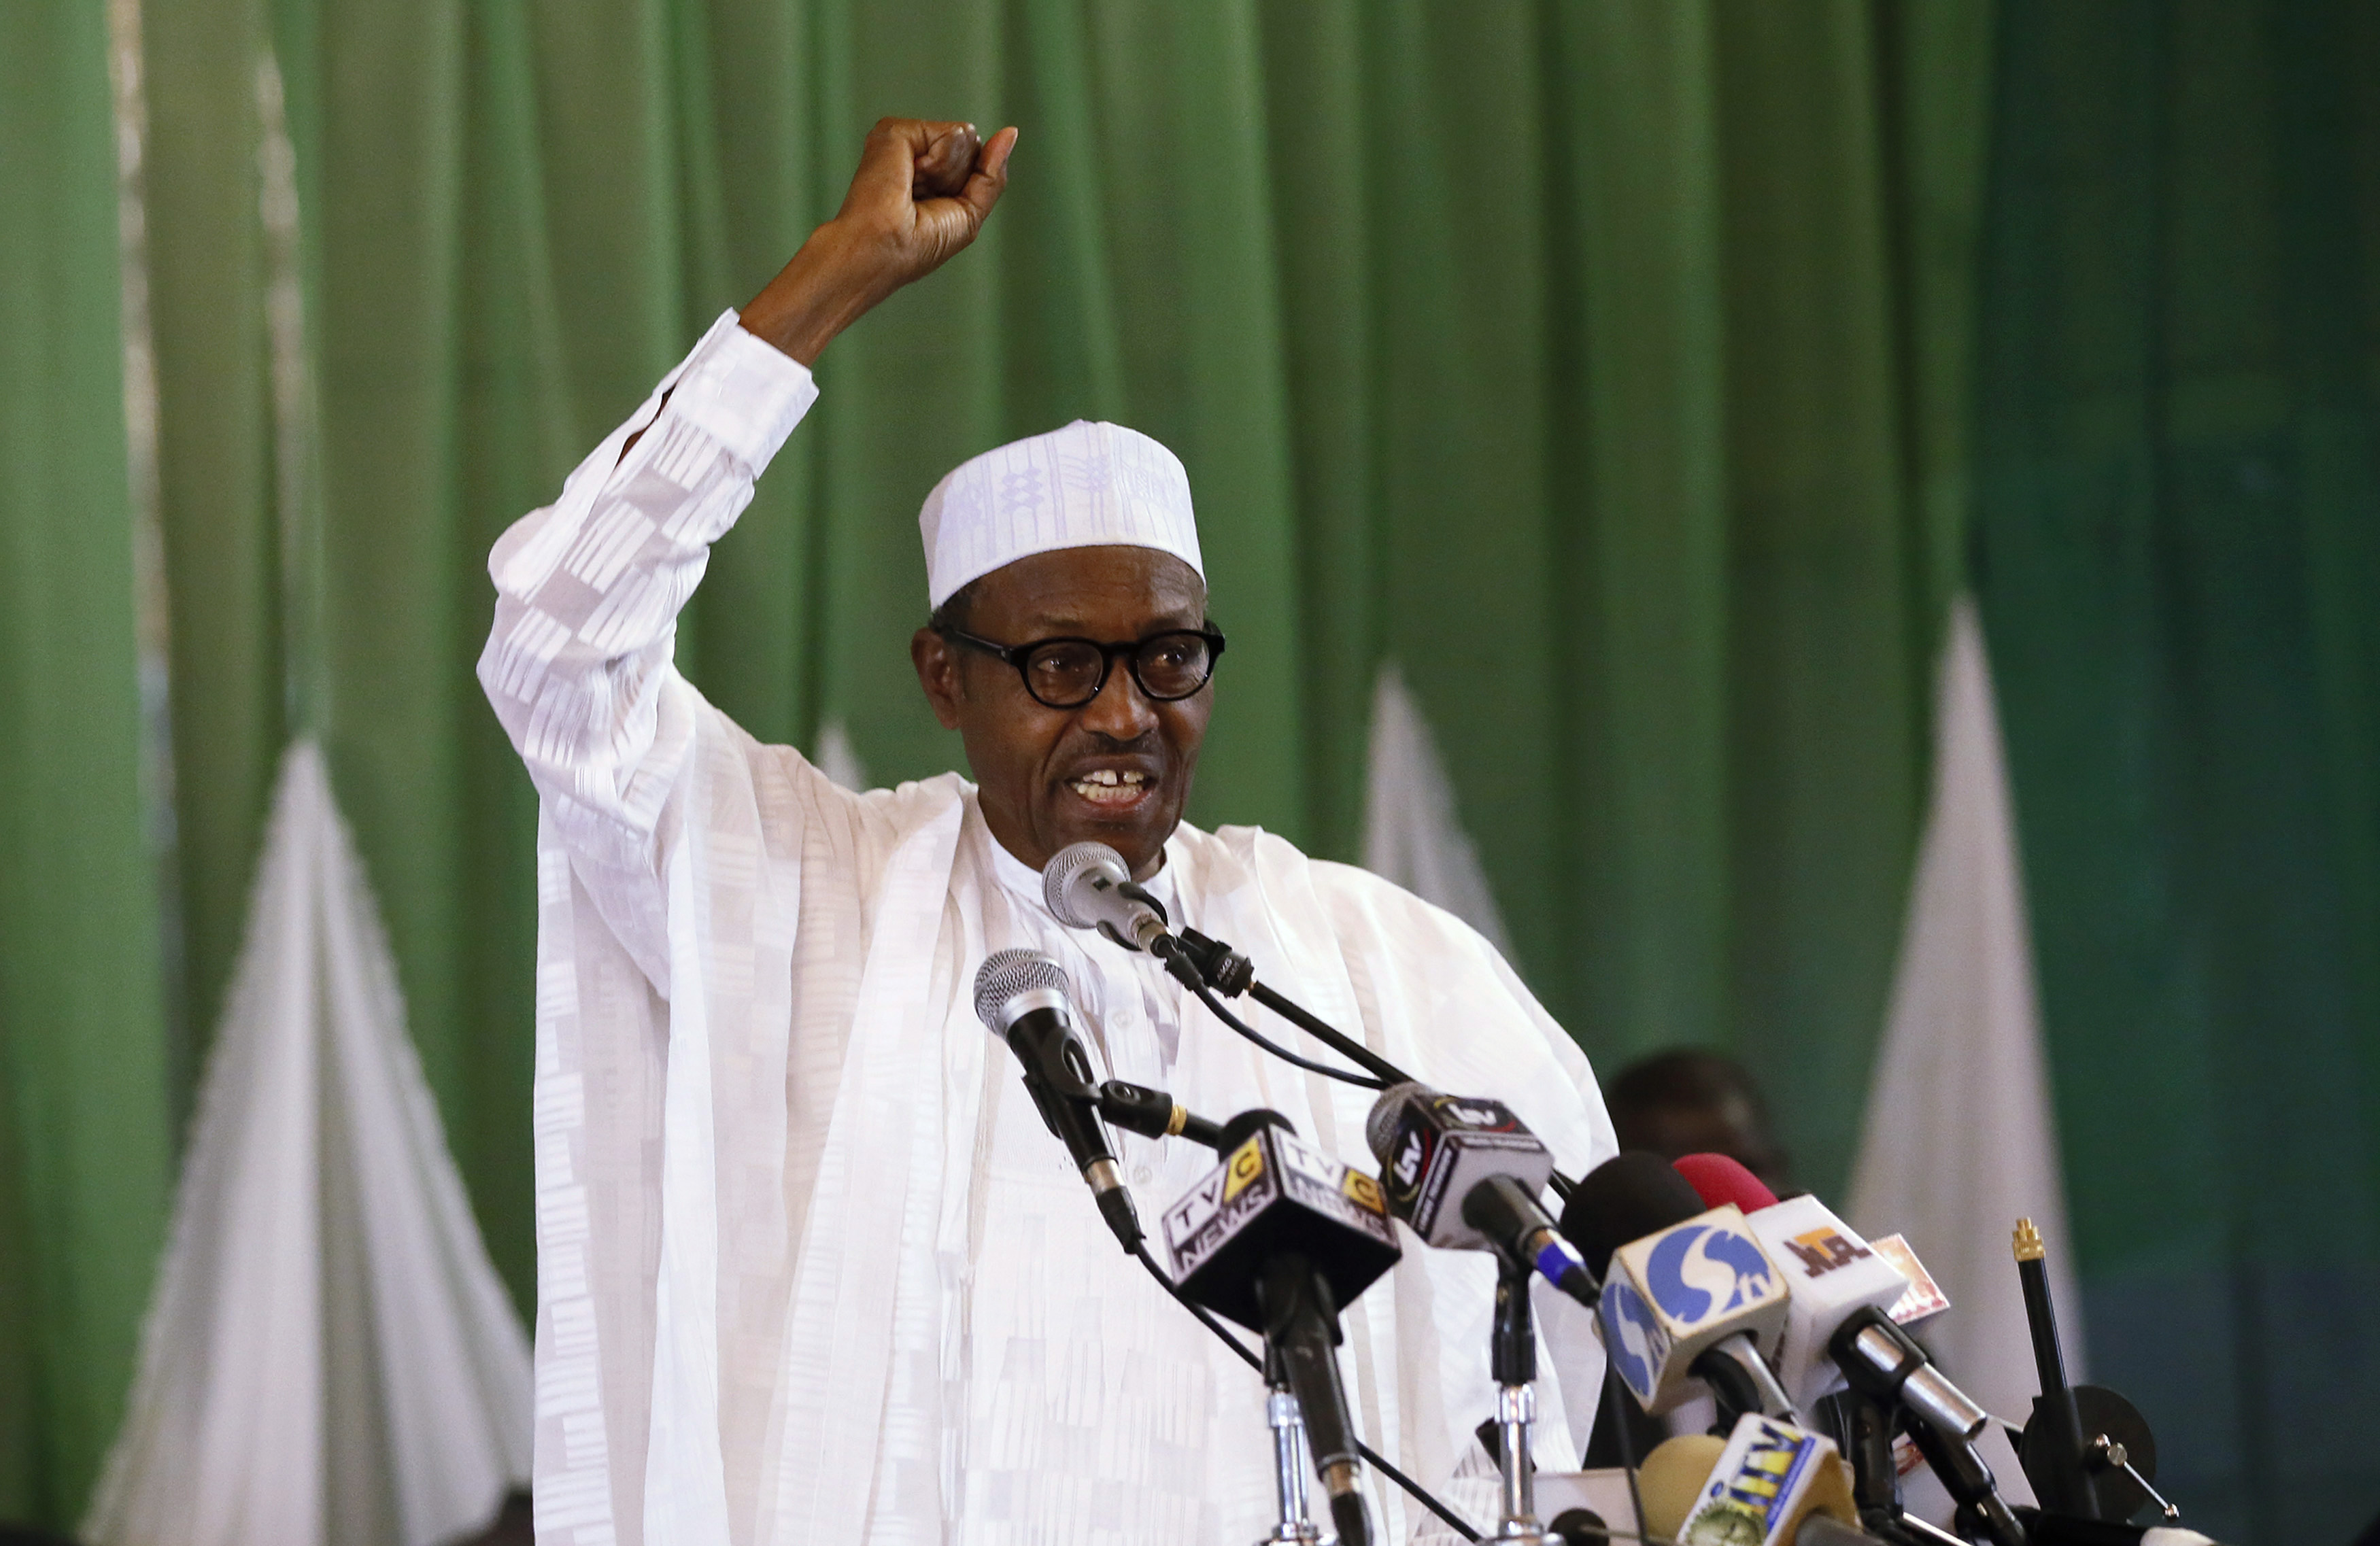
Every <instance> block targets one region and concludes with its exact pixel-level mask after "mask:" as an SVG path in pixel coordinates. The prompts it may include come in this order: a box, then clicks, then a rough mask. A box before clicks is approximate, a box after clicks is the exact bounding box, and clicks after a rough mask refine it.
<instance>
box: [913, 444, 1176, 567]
mask: <svg viewBox="0 0 2380 1546" xmlns="http://www.w3.org/2000/svg"><path fill="white" fill-rule="evenodd" d="M917 531H918V534H919V535H920V536H921V537H924V538H925V541H926V593H927V596H928V597H929V605H931V606H935V607H940V606H941V604H942V603H943V602H945V601H947V600H949V599H950V598H951V596H952V594H953V592H955V591H957V590H958V588H959V587H960V586H964V585H965V584H966V583H967V582H968V581H970V580H974V579H977V578H979V577H980V576H982V575H985V574H990V573H991V572H992V571H993V570H995V569H998V568H1000V567H1001V566H1002V564H1007V563H1014V562H1015V561H1017V560H1018V559H1021V558H1026V557H1028V556H1030V555H1032V554H1034V553H1047V552H1051V551H1054V550H1057V549H1060V548H1093V547H1105V546H1117V547H1131V548H1154V549H1156V550H1158V551H1160V552H1161V553H1172V555H1173V556H1174V557H1175V558H1178V559H1180V560H1181V561H1182V562H1184V563H1186V564H1188V565H1189V566H1190V567H1191V568H1193V569H1195V570H1196V571H1197V572H1198V576H1199V578H1201V579H1204V578H1205V577H1206V574H1207V567H1206V565H1205V564H1204V563H1203V562H1200V560H1199V557H1198V524H1197V522H1196V519H1195V518H1194V517H1193V516H1192V514H1191V513H1190V477H1189V475H1188V474H1187V473H1185V472H1184V471H1183V470H1182V463H1181V461H1180V459H1179V458H1177V457H1176V456H1175V455H1174V454H1173V453H1172V452H1170V451H1168V450H1166V449H1165V448H1164V447H1163V446H1161V445H1160V444H1158V443H1157V442H1156V441H1153V440H1150V439H1149V438H1148V437H1147V435H1144V434H1142V433H1141V432H1140V431H1139V430H1137V429H1125V428H1124V427H1123V425H1121V424H1108V423H1104V422H1099V421H1095V420H1091V419H1082V418H1078V419H1076V420H1075V422H1074V423H1072V424H1069V425H1067V426H1066V427H1065V428H1064V429H1052V430H1050V432H1049V433H1048V434H1046V435H1035V436H1033V437H1032V438H1031V439H1029V440H1022V441H1010V442H1009V443H1008V444H1006V445H1003V446H997V447H995V448H993V449H992V450H990V451H987V452H985V453H983V454H982V455H980V456H977V457H975V458H973V459H972V460H970V461H966V462H963V463H961V464H960V465H958V466H957V467H956V468H954V469H953V470H952V472H951V474H950V476H949V477H945V478H943V479H942V480H941V482H940V483H937V484H936V485H934V491H933V492H932V493H930V494H928V495H927V496H926V506H925V508H924V509H923V510H920V511H919V512H917Z"/></svg>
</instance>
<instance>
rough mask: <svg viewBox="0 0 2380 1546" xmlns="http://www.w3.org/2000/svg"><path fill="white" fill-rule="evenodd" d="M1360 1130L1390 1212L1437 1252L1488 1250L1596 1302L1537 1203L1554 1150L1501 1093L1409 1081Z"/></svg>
mask: <svg viewBox="0 0 2380 1546" xmlns="http://www.w3.org/2000/svg"><path fill="white" fill-rule="evenodd" d="M1364 1137H1365V1140H1366V1142H1368V1143H1369V1144H1370V1145H1371V1148H1372V1154H1373V1156H1374V1157H1375V1158H1377V1159H1378V1161H1379V1162H1380V1185H1381V1190H1384V1191H1385V1192H1387V1194H1388V1199H1389V1211H1390V1213H1392V1214H1396V1216H1397V1217H1399V1218H1401V1219H1403V1220H1404V1221H1405V1223H1407V1224H1408V1225H1410V1226H1413V1231H1414V1233H1415V1234H1416V1235H1419V1236H1420V1237H1421V1238H1423V1239H1424V1240H1425V1241H1427V1243H1429V1244H1430V1245H1433V1246H1437V1247H1439V1249H1440V1250H1493V1251H1496V1252H1497V1253H1499V1254H1500V1255H1501V1256H1502V1257H1504V1258H1505V1260H1507V1261H1509V1262H1514V1263H1516V1264H1517V1265H1519V1266H1524V1267H1530V1268H1534V1269H1535V1270H1536V1273H1537V1274H1538V1275H1539V1276H1540V1277H1543V1278H1544V1279H1545V1280H1546V1281H1547V1282H1548V1283H1550V1284H1552V1285H1553V1286H1555V1287H1557V1288H1559V1289H1560V1290H1561V1291H1562V1292H1563V1293H1565V1294H1568V1295H1569V1296H1570V1297H1571V1298H1574V1299H1576V1300H1578V1301H1579V1302H1580V1303H1581V1304H1584V1305H1585V1306H1586V1307H1587V1308H1588V1309H1590V1310H1592V1309H1593V1308H1594V1307H1595V1300H1596V1282H1595V1279H1594V1277H1593V1276H1592V1275H1590V1274H1588V1272H1587V1269H1586V1262H1585V1260H1584V1259H1582V1258H1581V1257H1580V1255H1579V1253H1578V1250H1577V1249H1576V1248H1575V1247H1573V1245H1572V1244H1571V1243H1570V1241H1568V1240H1566V1239H1564V1238H1562V1235H1561V1231H1560V1227H1559V1226H1556V1224H1555V1223H1554V1221H1553V1219H1552V1218H1550V1217H1549V1216H1548V1214H1547V1213H1546V1211H1545V1209H1544V1207H1543V1206H1542V1205H1540V1204H1539V1203H1538V1202H1537V1194H1538V1193H1539V1192H1541V1191H1543V1190H1545V1186H1546V1182H1547V1181H1548V1179H1549V1178H1551V1177H1552V1175H1553V1173H1554V1157H1553V1155H1552V1153H1549V1152H1548V1150H1547V1148H1546V1146H1545V1144H1543V1143H1542V1142H1540V1141H1538V1139H1537V1136H1536V1134H1535V1133H1533V1132H1531V1131H1530V1130H1529V1129H1528V1128H1527V1127H1526V1126H1525V1125H1524V1124H1523V1122H1522V1121H1521V1119H1520V1118H1519V1117H1515V1116H1513V1115H1512V1108H1511V1107H1509V1106H1507V1105H1504V1104H1503V1103H1502V1102H1500V1101H1491V1100H1480V1099H1474V1098H1472V1097H1470V1096H1456V1095H1441V1094H1439V1093H1438V1092H1436V1091H1434V1090H1428V1089H1425V1088H1423V1087H1422V1086H1421V1085H1419V1084H1415V1083H1412V1082H1410V1081H1408V1082H1406V1083H1403V1084H1395V1085H1391V1086H1390V1087H1389V1089H1387V1090H1386V1091H1384V1092H1382V1093H1381V1095H1380V1098H1379V1099H1378V1101H1377V1102H1375V1103H1374V1104H1373V1106H1372V1114H1371V1116H1370V1117H1367V1118H1366V1119H1365V1122H1364Z"/></svg>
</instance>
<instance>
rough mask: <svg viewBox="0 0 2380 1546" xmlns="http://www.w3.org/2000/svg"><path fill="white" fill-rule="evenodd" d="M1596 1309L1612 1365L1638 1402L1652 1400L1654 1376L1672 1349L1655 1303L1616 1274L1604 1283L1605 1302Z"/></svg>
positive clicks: (1604, 1344)
mask: <svg viewBox="0 0 2380 1546" xmlns="http://www.w3.org/2000/svg"><path fill="white" fill-rule="evenodd" d="M1597 1310H1599V1311H1600V1312H1601V1314H1602V1316H1603V1346H1604V1348H1605V1350H1606V1351H1607V1352H1608V1353H1609V1357H1610V1359H1611V1367H1612V1368H1613V1369H1615V1370H1617V1371H1619V1374H1620V1377H1621V1379H1622V1380H1624V1381H1626V1382H1627V1384H1628V1388H1629V1389H1630V1390H1633V1391H1634V1392H1635V1393H1636V1399H1637V1400H1638V1401H1640V1402H1645V1401H1650V1400H1652V1399H1653V1395H1654V1389H1653V1382H1654V1378H1655V1376H1656V1375H1657V1374H1658V1373H1659V1371H1660V1363H1661V1359H1662V1358H1663V1356H1664V1355H1666V1354H1667V1352H1668V1351H1669V1346H1670V1335H1669V1333H1668V1332H1666V1331H1664V1330H1662V1329H1661V1323H1660V1321H1659V1320H1658V1318H1657V1317H1656V1316H1655V1315H1654V1313H1653V1308H1652V1306H1650V1305H1648V1304H1646V1303H1645V1300H1644V1298H1643V1297H1642V1296H1640V1295H1639V1294H1638V1293H1637V1292H1636V1290H1635V1288H1634V1287H1633V1286H1631V1285H1630V1284H1629V1282H1628V1280H1627V1279H1625V1278H1623V1277H1618V1276H1615V1277H1613V1278H1612V1280H1611V1281H1610V1282H1609V1283H1608V1284H1606V1285H1605V1286H1604V1289H1603V1302H1602V1303H1601V1304H1599V1305H1598V1306H1597Z"/></svg>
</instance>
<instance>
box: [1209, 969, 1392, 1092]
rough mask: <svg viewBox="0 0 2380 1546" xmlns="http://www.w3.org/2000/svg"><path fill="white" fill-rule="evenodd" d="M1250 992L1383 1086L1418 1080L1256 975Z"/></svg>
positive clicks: (1252, 996)
mask: <svg viewBox="0 0 2380 1546" xmlns="http://www.w3.org/2000/svg"><path fill="white" fill-rule="evenodd" d="M1199 975H1201V976H1204V975H1206V973H1204V972H1201V973H1199ZM1248 996H1249V997H1251V998H1253V999H1255V1000H1256V1001H1257V1003H1259V1004H1261V1005H1263V1006H1264V1007H1265V1008H1266V1009H1270V1010H1271V1011H1272V1012H1273V1013H1275V1014H1277V1015H1279V1016H1280V1017H1281V1019H1283V1020H1285V1021H1289V1022H1290V1023H1291V1024H1292V1025H1294V1026H1296V1027H1297V1028H1298V1029H1299V1030H1301V1031H1304V1032H1305V1033H1306V1034H1307V1035H1309V1036H1311V1037H1313V1038H1314V1039H1315V1040H1316V1041H1318V1042H1320V1043H1321V1044H1322V1045H1324V1046H1327V1047H1329V1048H1330V1049H1331V1050H1332V1051H1334V1052H1336V1053H1338V1054H1339V1055H1340V1056H1341V1057H1345V1058H1346V1059H1347V1060H1348V1061H1350V1062H1352V1063H1359V1064H1361V1065H1363V1067H1364V1068H1366V1069H1369V1070H1370V1071H1371V1072H1372V1073H1374V1074H1376V1075H1378V1077H1379V1080H1380V1088H1381V1089H1383V1090H1385V1089H1387V1088H1388V1087H1389V1086H1390V1085H1391V1084H1411V1083H1413V1082H1415V1081H1414V1076H1413V1075H1411V1074H1409V1073H1407V1072H1405V1071H1404V1070H1403V1069H1400V1068H1398V1067H1397V1066H1396V1065H1395V1064H1394V1063H1391V1062H1390V1061H1389V1060H1388V1059H1387V1058H1385V1057H1381V1056H1380V1055H1379V1054H1378V1053H1377V1052H1374V1051H1373V1050H1372V1049H1371V1048H1370V1047H1367V1046H1366V1045H1364V1044H1363V1043H1361V1042H1359V1041H1357V1040H1356V1039H1355V1038H1354V1037H1353V1036H1350V1035H1348V1034H1347V1033H1345V1032H1342V1031H1341V1030H1340V1029H1339V1028H1338V1027H1337V1026H1335V1025H1333V1024H1331V1023H1330V1021H1327V1020H1324V1019H1322V1018H1320V1017H1319V1016H1318V1015H1316V1014H1314V1013H1313V1012H1312V1011H1311V1010H1308V1009H1305V1008H1304V1007H1303V1006H1301V1005H1300V1004H1298V1003H1297V1001H1296V1000H1294V999H1292V998H1289V997H1286V996H1283V995H1281V994H1278V993H1275V992H1274V991H1273V990H1272V989H1270V988H1269V987H1267V986H1265V985H1264V984H1262V983H1259V982H1257V980H1256V979H1255V978H1253V977H1251V978H1249V979H1248Z"/></svg>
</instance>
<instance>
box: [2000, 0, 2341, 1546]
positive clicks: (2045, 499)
mask: <svg viewBox="0 0 2380 1546" xmlns="http://www.w3.org/2000/svg"><path fill="white" fill-rule="evenodd" d="M2003 26H2004V39H2003V42H2004V47H2003V49H2002V53H2001V61H2000V68H1999V72H1998V112H1997V114H1996V115H1995V116H1996V123H1997V126H1998V128H1997V135H1996V142H1995V146H1994V151H1993V159H1992V176H1991V192H1990V203H1989V210H1990V214H1989V219H1988V223H1987V230H1988V232H1989V236H1988V237H1987V240H1986V246H1985V252H1986V258H1985V263H1984V277H1983V287H1982V296H1981V302H1980V304H1981V307H1982V317H1983V328H1982V340H1983V342H1982V355H1981V370H1980V375H1979V378H1978V386H1977V393H1978V395H1979V407H1980V420H1979V426H1978V439H1977V444H1976V449H1977V477H1978V490H1979V495H1980V501H1979V508H1978V522H1977V530H1976V537H1977V548H1976V555H1977V556H1976V572H1977V575H1978V580H1979V588H1980V590H1981V593H1982V598H1983V603H1984V608H1985V617H1986V621H1987V625H1988V628H1989V631H1990V634H1991V639H1992V644H1993V648H1994V653H1995V657H1996V659H1997V662H1998V667H1999V673H2000V685H2001V690H2002V694H2003V695H2002V703H2003V705H2004V707H2005V710H2006V716H2007V723H2008V735H2009V746H2010V759H2011V763H2012V767H2013V772H2014V776H2015V784H2016V797H2017V805H2018V811H2019V816H2020V820H2021V823H2022V828H2023V833H2024V843H2025V861H2026V865H2027V868H2028V872H2029V876H2030V891H2031V893H2032V898H2033V906H2034V930H2035V938H2036V941H2037V947H2038V956H2039V960H2040V970H2041V981H2042V990H2043V1009H2044V1014H2045V1017H2046V1021H2047V1023H2048V1027H2049V1033H2050V1040H2051V1046H2052V1051H2053V1055H2054V1064H2055V1078H2056V1082H2057V1086H2058V1114H2059V1120H2060V1126H2061V1128H2062V1129H2063V1130H2064V1132H2065V1135H2066V1139H2065V1141H2066V1162H2067V1163H2066V1176H2067V1185H2068V1189H2069V1193H2070V1199H2071V1203H2072V1208H2073V1224H2074V1232H2075V1237H2076V1238H2077V1239H2078V1240H2079V1241H2080V1242H2081V1245H2082V1250H2083V1270H2084V1274H2085V1277H2084V1281H2085V1285H2086V1298H2087V1301H2088V1306H2089V1312H2090V1331H2091V1344H2092V1355H2093V1359H2094V1360H2095V1361H2094V1371H2095V1373H2096V1374H2097V1375H2099V1376H2100V1377H2101V1378H2103V1379H2105V1380H2107V1382H2108V1383H2112V1384H2115V1385H2117V1386H2118V1387H2119V1388H2121V1389H2124V1390H2126V1391H2128V1392H2129V1393H2130V1394H2131V1395H2133V1396H2134V1397H2135V1399H2137V1400H2138V1401H2139V1402H2140V1404H2141V1405H2142V1406H2143V1408H2144V1409H2145V1410H2146V1411H2147V1412H2148V1414H2149V1416H2150V1417H2151V1418H2152V1419H2154V1420H2155V1421H2156V1422H2157V1423H2158V1425H2159V1427H2160V1429H2161V1431H2162V1432H2163V1436H2164V1437H2165V1438H2166V1440H2167V1442H2166V1444H2165V1446H2164V1450H2163V1454H2162V1456H2161V1458H2162V1460H2163V1463H2164V1466H2165V1467H2166V1472H2165V1475H2166V1478H2167V1480H2169V1481H2170V1482H2171V1483H2172V1485H2173V1487H2174V1488H2175V1489H2176V1491H2177V1492H2178V1494H2179V1495H2180V1497H2181V1498H2183V1499H2184V1500H2185V1501H2186V1502H2187V1503H2188V1504H2192V1505H2195V1507H2194V1509H2193V1512H2192V1522H2193V1523H2195V1524H2196V1525H2197V1527H2198V1528H2201V1529H2204V1530H2206V1531H2208V1532H2210V1533H2212V1534H2214V1535H2216V1536H2217V1537H2220V1538H2221V1539H2224V1540H2313V1541H2324V1540H2329V1541H2337V1540H2347V1539H2349V1538H2350V1536H2351V1535H2352V1534H2353V1532H2354V1530H2355V1529H2356V1528H2358V1527H2359V1526H2361V1525H2362V1524H2364V1523H2368V1522H2369V1521H2370V1520H2371V1519H2372V1518H2373V1517H2374V1516H2375V1515H2380V1445H2375V1444H2374V1433H2380V1295H2375V1293H2374V1288H2373V1285H2374V1281H2375V1277H2380V461H2375V457H2376V456H2380V416H2375V412H2374V408H2375V402H2374V384H2375V383H2374V373H2373V372H2374V364H2375V357H2376V356H2375V353H2374V343H2375V341H2376V340H2380V331H2375V329H2380V15H2375V14H2374V11H2373V10H2372V8H2371V7H2369V6H2355V5H2348V4H2314V3H2310V0H2269V3H2264V4H2253V5H2250V4H2242V3H2240V0H2191V3H2186V4H2167V3H2161V0H2139V3H2134V4H2125V5H2114V4H2107V5H2095V6H2069V5H2059V4H2055V3H2046V0H2023V3H2021V4H2012V5H2010V6H2008V7H2006V9H2005V12H2004V21H2003Z"/></svg>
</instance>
